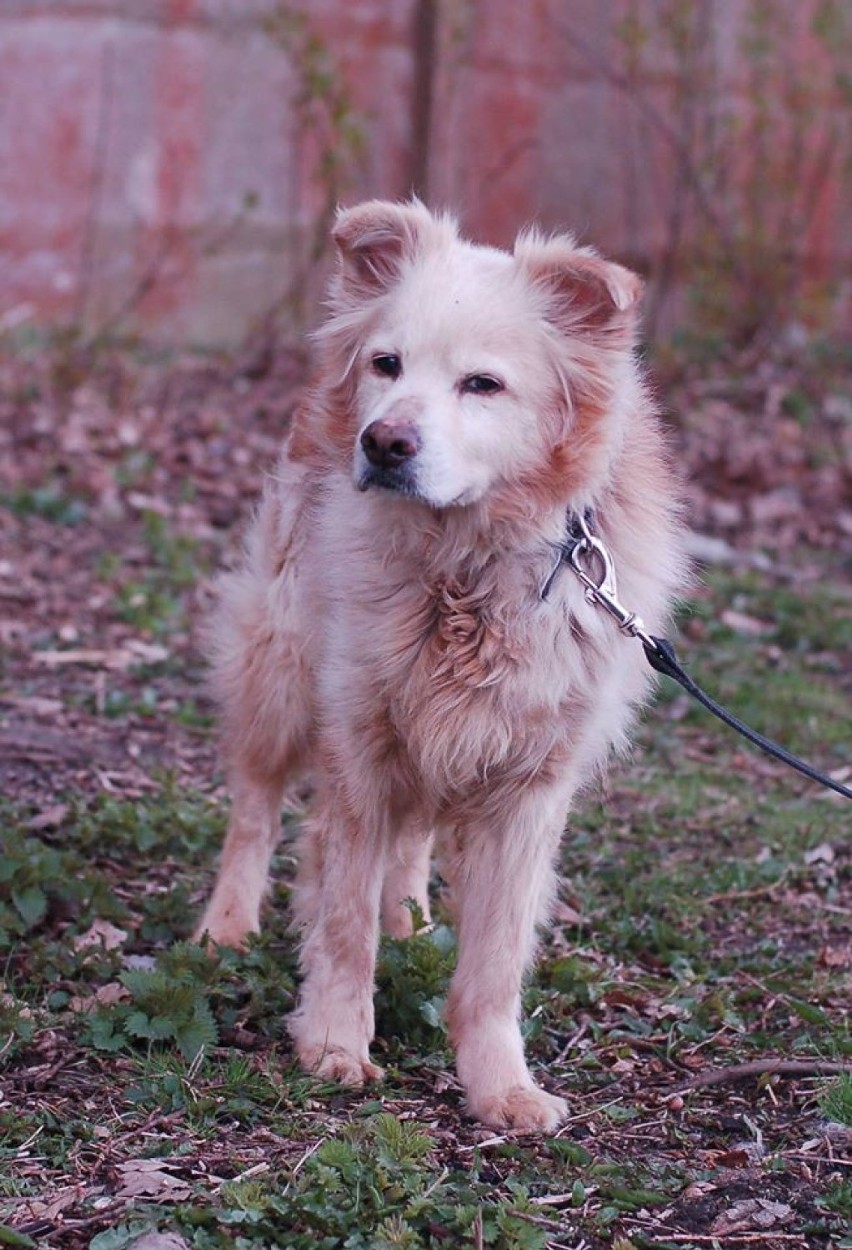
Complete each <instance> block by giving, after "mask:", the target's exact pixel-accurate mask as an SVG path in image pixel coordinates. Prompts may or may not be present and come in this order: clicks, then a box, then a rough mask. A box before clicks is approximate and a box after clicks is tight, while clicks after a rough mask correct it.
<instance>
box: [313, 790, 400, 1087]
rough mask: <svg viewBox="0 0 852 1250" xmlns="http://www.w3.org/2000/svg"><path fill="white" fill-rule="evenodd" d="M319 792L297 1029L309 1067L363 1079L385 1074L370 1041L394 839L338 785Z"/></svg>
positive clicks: (355, 1081)
mask: <svg viewBox="0 0 852 1250" xmlns="http://www.w3.org/2000/svg"><path fill="white" fill-rule="evenodd" d="M317 798H318V801H317V804H316V808H315V813H314V814H313V815H312V816H311V818H310V819H309V820H308V821H306V822H305V829H304V834H303V837H304V838H305V845H304V847H303V853H302V862H301V867H300V873H299V878H298V880H297V883H296V890H295V893H294V899H293V912H294V916H295V920H296V923H297V924H298V925H299V926H300V927H301V929H302V933H303V942H302V951H301V965H302V972H303V974H304V981H303V983H302V992H301V996H300V1000H299V1006H298V1008H297V1009H296V1011H295V1012H294V1013H293V1015H292V1016H291V1017H290V1021H289V1030H290V1034H291V1036H292V1038H293V1040H294V1042H295V1044H296V1049H297V1051H298V1054H299V1058H300V1060H301V1062H302V1064H303V1066H304V1067H305V1068H307V1069H308V1070H309V1071H311V1072H316V1073H317V1075H319V1076H321V1077H324V1078H326V1079H328V1080H337V1081H340V1082H342V1083H343V1084H344V1085H361V1084H363V1082H364V1081H365V1080H378V1079H379V1078H380V1077H381V1076H382V1075H383V1073H382V1070H381V1068H378V1067H376V1066H375V1064H373V1063H371V1062H370V1055H369V1046H370V1042H371V1041H372V1039H373V1030H374V1011H373V990H374V984H373V982H374V975H375V966H376V949H377V946H378V934H379V905H380V899H381V891H382V880H383V875H384V861H385V855H386V849H387V838H386V835H385V833H384V831H383V830H382V829H381V826H380V824H378V823H376V822H373V821H369V820H365V819H363V818H361V817H356V816H355V815H354V813H353V810H352V808H351V806H350V805H349V804H348V803H347V802H346V801H345V799H344V798H343V797H342V796H339V795H337V794H335V792H334V790H333V789H332V790H330V791H327V792H325V793H324V794H321V795H318V796H317Z"/></svg>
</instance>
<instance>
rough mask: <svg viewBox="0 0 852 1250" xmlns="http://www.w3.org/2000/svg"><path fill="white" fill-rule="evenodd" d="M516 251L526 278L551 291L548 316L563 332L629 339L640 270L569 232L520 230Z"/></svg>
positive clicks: (639, 292)
mask: <svg viewBox="0 0 852 1250" xmlns="http://www.w3.org/2000/svg"><path fill="white" fill-rule="evenodd" d="M514 255H515V260H516V262H517V263H518V265H519V266H520V267H521V269H522V270H523V271H524V273H525V274H526V276H527V278H528V279H529V280H530V281H532V282H533V283H534V284H535V285H536V286H538V287H540V288H542V289H543V290H544V291H545V292H546V294H547V295H548V296H549V306H548V311H547V316H548V319H549V320H550V321H552V322H553V323H554V324H555V325H556V326H557V327H558V329H560V330H561V331H562V332H563V333H565V334H580V335H582V334H589V335H594V336H597V337H599V338H600V339H601V340H602V341H607V342H611V343H613V344H616V345H620V344H621V343H625V344H626V343H628V342H629V343H632V341H633V337H634V334H635V331H636V324H637V313H638V308H639V302H640V299H641V296H642V279H641V278H640V277H639V276H638V274H635V273H632V272H631V270H629V269H625V268H624V266H623V265H617V264H615V263H614V262H612V261H608V260H603V259H602V258H601V257H600V256H598V255H597V253H596V252H594V251H593V250H592V249H591V248H584V247H577V246H576V245H575V244H574V241H573V239H571V238H570V236H568V235H558V236H556V237H555V238H552V239H544V238H542V237H541V236H540V235H538V234H536V233H535V232H527V233H524V234H521V235H519V236H518V238H517V240H516V241H515V249H514Z"/></svg>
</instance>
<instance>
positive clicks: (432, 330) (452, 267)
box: [318, 201, 641, 508]
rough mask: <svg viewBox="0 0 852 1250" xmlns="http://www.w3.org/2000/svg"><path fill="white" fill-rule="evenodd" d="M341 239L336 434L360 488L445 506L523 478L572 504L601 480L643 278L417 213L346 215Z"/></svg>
mask: <svg viewBox="0 0 852 1250" xmlns="http://www.w3.org/2000/svg"><path fill="white" fill-rule="evenodd" d="M333 238H334V242H335V244H336V246H337V249H338V270H337V273H336V276H335V278H334V280H333V283H332V288H331V297H330V302H331V307H332V314H333V315H332V317H331V319H330V321H329V322H328V324H327V326H326V327H325V328H324V329H323V330H321V331H320V333H319V336H318V337H319V339H320V343H321V350H322V351H324V353H325V359H324V364H323V370H324V374H325V387H326V390H325V416H326V426H327V428H326V431H325V438H326V440H327V441H330V442H331V443H332V444H333V445H334V447H335V450H336V453H337V455H338V456H339V455H340V454H341V453H343V454H344V455H345V456H346V457H347V458H348V461H349V464H350V465H351V468H352V472H353V476H354V481H355V484H356V486H358V488H359V489H361V490H370V489H377V490H387V491H393V492H396V493H397V494H401V495H407V496H411V497H413V498H416V499H419V500H421V501H423V502H424V503H426V504H428V505H430V506H432V507H434V508H445V507H450V506H453V505H459V506H462V505H467V504H471V503H474V502H476V501H478V500H481V499H483V498H485V497H486V496H488V495H489V493H491V492H494V491H499V490H506V489H510V490H511V489H515V490H516V491H517V488H518V484H519V483H521V482H523V483H524V485H525V486H526V488H527V489H529V490H533V491H535V490H536V489H538V490H541V489H542V486H543V484H545V483H546V484H547V490H548V491H549V492H550V493H554V492H555V494H556V496H559V497H560V498H563V499H564V498H568V497H570V494H571V492H572V491H573V490H575V489H576V486H577V481H579V480H585V479H588V478H589V475H590V474H594V472H597V469H596V468H595V464H596V463H597V461H600V460H601V458H602V456H605V453H606V448H607V447H609V446H610V445H611V443H612V441H613V424H614V422H613V413H614V411H615V409H616V408H617V407H618V405H617V404H614V396H615V395H616V394H617V393H618V390H619V386H621V387H622V390H623V384H624V380H625V378H626V377H629V376H631V370H632V368H633V366H632V364H631V354H632V347H633V340H634V334H635V322H636V305H637V302H638V296H639V293H640V289H641V284H640V281H639V279H638V278H637V277H636V276H635V275H633V274H632V273H630V272H629V271H628V270H626V269H623V268H622V267H621V266H619V265H614V264H610V263H608V262H606V261H604V260H602V259H601V258H600V257H599V256H597V254H596V253H594V252H593V251H592V250H590V249H588V248H579V247H577V246H576V245H575V244H574V242H573V240H572V239H571V238H569V237H568V236H558V237H556V238H552V239H544V238H542V237H540V236H539V235H537V234H535V233H533V232H527V233H524V234H522V235H520V236H519V237H518V239H517V240H516V242H515V247H514V251H513V252H512V253H509V252H504V251H498V250H497V249H494V248H489V247H480V246H474V245H472V244H470V243H467V242H465V241H463V240H462V239H460V238H459V236H458V233H457V231H456V227H455V224H454V222H453V221H452V220H451V219H450V218H448V217H444V216H435V215H433V214H432V213H430V212H429V211H428V210H427V209H426V208H425V207H424V206H423V205H422V204H419V203H417V202H414V203H410V204H391V203H384V202H381V201H373V202H370V203H367V204H362V205H360V206H358V207H356V208H353V209H350V210H348V211H344V212H341V213H340V214H339V216H338V219H337V222H336V225H335V227H334V230H333ZM593 462H594V463H593ZM598 467H599V466H598Z"/></svg>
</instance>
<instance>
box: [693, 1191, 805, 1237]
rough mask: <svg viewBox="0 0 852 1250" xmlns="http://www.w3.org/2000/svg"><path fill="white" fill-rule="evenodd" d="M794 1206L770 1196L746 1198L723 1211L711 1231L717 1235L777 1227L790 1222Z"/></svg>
mask: <svg viewBox="0 0 852 1250" xmlns="http://www.w3.org/2000/svg"><path fill="white" fill-rule="evenodd" d="M792 1218H793V1208H792V1207H790V1206H788V1205H787V1203H786V1202H772V1201H770V1199H768V1198H745V1199H743V1201H742V1202H735V1203H734V1205H733V1206H732V1207H728V1209H727V1211H723V1212H722V1214H721V1215H719V1216H717V1217H716V1219H715V1220H714V1221H713V1223H712V1224H711V1225H710V1232H711V1233H712V1234H713V1235H714V1236H717V1237H720V1236H728V1235H729V1234H731V1233H744V1232H749V1231H750V1230H752V1229H756V1228H775V1227H776V1226H777V1225H779V1224H782V1225H783V1224H789V1222H790V1220H791V1219H792Z"/></svg>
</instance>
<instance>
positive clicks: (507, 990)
mask: <svg viewBox="0 0 852 1250" xmlns="http://www.w3.org/2000/svg"><path fill="white" fill-rule="evenodd" d="M563 819H564V809H563V808H561V807H559V808H558V809H557V808H556V806H555V805H554V804H553V803H552V802H550V803H546V802H545V803H542V802H541V801H539V802H538V803H536V802H535V801H534V800H533V799H532V798H530V799H528V800H527V801H526V805H525V806H524V808H522V809H521V810H520V811H518V810H517V809H516V810H515V811H513V812H511V813H510V814H509V818H506V819H504V818H503V816H502V814H501V815H500V816H499V817H498V818H497V819H494V820H493V821H489V822H488V823H487V824H486V823H485V822H483V823H482V824H477V825H476V826H475V827H466V828H461V829H459V830H458V831H457V833H458V843H457V847H458V849H457V851H456V854H455V855H454V856H453V863H452V871H451V884H452V889H453V893H454V895H455V903H456V905H457V907H458V927H459V958H458V965H457V968H456V973H455V976H454V977H453V983H452V986H451V989H450V995H449V1002H448V1006H447V1020H448V1024H449V1030H450V1039H451V1041H452V1043H453V1047H454V1049H455V1052H456V1068H457V1071H458V1074H459V1078H460V1080H461V1082H462V1085H463V1086H464V1090H465V1094H466V1096H467V1105H468V1109H469V1110H470V1112H471V1114H472V1115H474V1116H475V1117H476V1118H477V1119H479V1120H482V1121H483V1122H484V1123H485V1124H489V1125H492V1126H493V1127H495V1128H515V1129H521V1130H525V1131H530V1132H534V1131H541V1130H545V1131H547V1130H551V1129H553V1128H555V1127H556V1125H557V1124H559V1122H560V1121H561V1120H562V1119H563V1118H564V1116H565V1113H566V1109H567V1108H566V1104H565V1102H564V1101H563V1099H561V1098H556V1097H554V1096H553V1095H552V1094H548V1093H546V1092H545V1091H544V1090H543V1089H540V1088H539V1087H538V1086H537V1085H536V1084H535V1082H534V1081H533V1079H532V1076H531V1075H530V1072H529V1069H528V1068H527V1064H526V1060H525V1059H524V1048H523V1041H522V1038H521V1031H520V1010H521V984H522V980H523V975H524V972H525V971H526V969H527V967H528V966H529V964H530V962H531V960H532V956H533V951H534V945H535V929H536V925H537V924H538V923H540V922H541V921H543V920H544V918H545V915H546V912H547V909H548V905H549V902H550V899H551V895H552V889H553V881H554V872H553V860H554V858H555V853H556V848H557V846H558V843H559V836H560V834H561V831H562V825H563Z"/></svg>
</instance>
